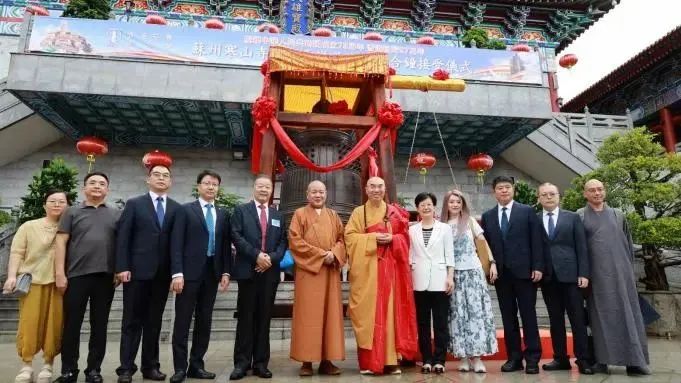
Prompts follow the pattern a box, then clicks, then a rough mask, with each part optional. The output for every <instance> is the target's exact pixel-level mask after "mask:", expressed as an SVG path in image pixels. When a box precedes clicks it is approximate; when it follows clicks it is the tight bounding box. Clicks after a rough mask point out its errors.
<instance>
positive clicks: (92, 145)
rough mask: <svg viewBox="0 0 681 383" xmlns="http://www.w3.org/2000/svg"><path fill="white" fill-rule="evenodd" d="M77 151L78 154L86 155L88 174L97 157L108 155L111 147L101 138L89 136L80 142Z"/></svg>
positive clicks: (77, 144)
mask: <svg viewBox="0 0 681 383" xmlns="http://www.w3.org/2000/svg"><path fill="white" fill-rule="evenodd" d="M76 150H78V153H80V154H84V155H85V159H86V160H87V162H88V164H89V165H88V173H90V172H91V171H92V166H93V165H94V163H95V156H97V155H105V154H107V153H108V152H109V145H107V143H106V141H104V140H102V139H101V138H97V137H92V136H88V137H83V138H81V139H80V140H78V142H77V143H76Z"/></svg>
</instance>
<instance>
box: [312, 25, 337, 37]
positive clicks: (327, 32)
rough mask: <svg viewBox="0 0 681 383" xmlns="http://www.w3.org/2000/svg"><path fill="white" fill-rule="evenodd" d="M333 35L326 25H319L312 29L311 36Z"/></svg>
mask: <svg viewBox="0 0 681 383" xmlns="http://www.w3.org/2000/svg"><path fill="white" fill-rule="evenodd" d="M333 35H334V33H333V31H332V30H330V29H329V28H326V27H319V28H317V29H315V30H314V31H312V36H317V37H333Z"/></svg>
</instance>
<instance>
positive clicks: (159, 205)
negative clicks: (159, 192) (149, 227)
mask: <svg viewBox="0 0 681 383" xmlns="http://www.w3.org/2000/svg"><path fill="white" fill-rule="evenodd" d="M165 216H166V212H165V210H163V197H158V198H156V219H158V225H159V226H161V227H163V218H165Z"/></svg>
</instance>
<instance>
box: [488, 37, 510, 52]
mask: <svg viewBox="0 0 681 383" xmlns="http://www.w3.org/2000/svg"><path fill="white" fill-rule="evenodd" d="M484 48H487V49H495V50H504V49H506V43H504V42H503V41H501V40H499V39H492V40H489V41H488V42H487V44H485V46H484Z"/></svg>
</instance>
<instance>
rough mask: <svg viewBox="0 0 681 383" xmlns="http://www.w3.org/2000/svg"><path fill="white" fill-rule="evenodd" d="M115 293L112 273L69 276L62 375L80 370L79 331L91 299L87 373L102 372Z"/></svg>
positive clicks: (65, 296)
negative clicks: (110, 312)
mask: <svg viewBox="0 0 681 383" xmlns="http://www.w3.org/2000/svg"><path fill="white" fill-rule="evenodd" d="M113 296H114V286H113V274H107V273H95V274H87V275H82V276H78V277H72V278H69V279H68V285H67V288H66V293H64V332H63V335H62V342H61V372H62V374H65V373H68V372H72V371H76V370H78V357H79V356H80V354H79V349H80V330H81V326H82V325H83V318H84V317H85V309H86V307H87V304H88V302H90V341H89V344H88V356H87V368H86V369H85V374H88V373H90V372H91V371H94V372H97V373H99V372H101V367H102V361H103V360H104V355H105V354H106V334H107V326H108V324H109V311H110V310H111V301H113Z"/></svg>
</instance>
